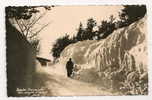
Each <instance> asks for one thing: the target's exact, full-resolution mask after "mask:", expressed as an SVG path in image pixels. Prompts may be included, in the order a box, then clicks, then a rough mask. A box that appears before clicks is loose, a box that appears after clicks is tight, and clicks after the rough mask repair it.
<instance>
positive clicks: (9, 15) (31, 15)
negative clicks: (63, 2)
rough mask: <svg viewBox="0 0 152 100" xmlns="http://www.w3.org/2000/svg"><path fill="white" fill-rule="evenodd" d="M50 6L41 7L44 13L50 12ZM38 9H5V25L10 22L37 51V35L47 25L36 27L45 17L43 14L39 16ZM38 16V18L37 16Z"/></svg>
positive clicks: (21, 7)
mask: <svg viewBox="0 0 152 100" xmlns="http://www.w3.org/2000/svg"><path fill="white" fill-rule="evenodd" d="M51 7H52V6H49V7H48V6H45V7H42V8H44V9H45V11H48V10H51ZM38 8H40V7H37V6H19V7H16V6H9V7H6V9H5V11H6V23H8V21H9V22H11V24H13V25H14V26H15V27H16V28H17V29H18V30H19V31H20V33H21V34H22V35H23V36H24V37H25V38H26V39H27V41H29V42H30V44H31V45H32V46H34V48H36V49H38V48H37V46H38V43H39V40H38V38H37V35H38V34H39V33H40V32H41V31H42V30H43V29H44V28H45V27H47V26H48V24H49V23H47V24H44V25H41V26H40V25H39V26H40V27H38V28H37V27H36V28H35V26H36V25H38V22H39V20H40V19H41V18H42V17H43V16H44V15H45V13H46V12H45V13H43V14H40V10H39V9H38ZM38 14H39V16H38Z"/></svg>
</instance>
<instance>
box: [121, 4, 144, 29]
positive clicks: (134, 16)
mask: <svg viewBox="0 0 152 100" xmlns="http://www.w3.org/2000/svg"><path fill="white" fill-rule="evenodd" d="M146 12H147V10H146V6H145V5H125V6H124V9H122V11H121V12H120V14H119V18H120V20H119V21H118V24H119V27H124V26H128V25H130V24H131V23H133V22H135V21H137V20H139V19H141V18H143V17H144V16H145V14H146Z"/></svg>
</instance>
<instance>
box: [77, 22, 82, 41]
mask: <svg viewBox="0 0 152 100" xmlns="http://www.w3.org/2000/svg"><path fill="white" fill-rule="evenodd" d="M83 34H84V28H83V25H82V23H81V22H80V25H79V28H78V32H77V35H76V39H77V41H82V40H83Z"/></svg>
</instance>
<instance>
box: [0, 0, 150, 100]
mask: <svg viewBox="0 0 152 100" xmlns="http://www.w3.org/2000/svg"><path fill="white" fill-rule="evenodd" d="M150 1H151V0H1V2H0V13H1V14H0V57H1V59H0V100H7V99H8V97H7V94H6V67H5V66H6V63H5V61H6V56H5V54H6V47H5V19H4V18H5V11H4V10H5V7H6V6H24V5H28V6H39V5H121V4H123V5H125V4H146V5H147V10H148V13H147V16H148V20H147V22H148V37H149V38H148V47H149V48H148V51H149V52H148V53H149V56H148V57H149V66H148V67H149V76H152V35H151V33H152V28H151V26H152V10H151V7H152V5H151V4H152V3H151V2H150ZM143 59H144V58H143ZM151 86H152V77H149V95H148V96H89V97H22V98H9V99H13V100H16V99H22V100H23V99H28V100H33V99H37V100H42V99H45V100H50V99H53V100H56V99H64V100H71V99H74V100H77V99H79V100H88V99H89V100H92V99H94V100H98V99H100V100H135V99H138V100H151V99H152V87H151Z"/></svg>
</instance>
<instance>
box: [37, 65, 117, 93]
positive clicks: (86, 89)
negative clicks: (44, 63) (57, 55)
mask: <svg viewBox="0 0 152 100" xmlns="http://www.w3.org/2000/svg"><path fill="white" fill-rule="evenodd" d="M55 67H56V65H54V66H50V67H38V68H37V74H38V76H37V82H36V85H37V86H40V85H39V84H41V87H39V88H45V89H46V90H47V93H45V94H41V95H42V96H95V95H96V96H97V95H98V96H99V95H118V94H116V93H110V92H107V91H105V90H103V89H102V88H101V87H99V86H96V85H93V84H91V83H85V82H81V81H78V80H74V79H71V78H67V77H66V76H64V75H61V74H60V73H59V72H60V70H59V69H58V68H55Z"/></svg>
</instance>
